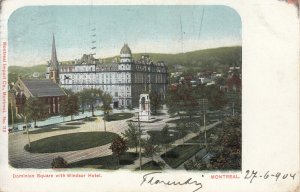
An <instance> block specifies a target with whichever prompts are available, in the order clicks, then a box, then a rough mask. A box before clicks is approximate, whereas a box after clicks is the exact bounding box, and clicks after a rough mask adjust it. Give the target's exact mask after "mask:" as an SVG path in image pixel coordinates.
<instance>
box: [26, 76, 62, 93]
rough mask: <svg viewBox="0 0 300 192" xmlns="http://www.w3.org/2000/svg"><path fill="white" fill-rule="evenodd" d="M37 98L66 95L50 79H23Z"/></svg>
mask: <svg viewBox="0 0 300 192" xmlns="http://www.w3.org/2000/svg"><path fill="white" fill-rule="evenodd" d="M21 81H22V82H23V84H24V85H25V87H26V88H27V89H28V91H29V92H30V93H31V94H32V95H33V96H35V97H48V96H49V97H51V96H65V95H66V93H65V92H64V91H63V90H62V89H61V88H60V87H59V86H58V85H57V84H56V83H54V82H53V81H52V80H50V79H21Z"/></svg>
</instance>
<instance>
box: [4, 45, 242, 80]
mask: <svg viewBox="0 0 300 192" xmlns="http://www.w3.org/2000/svg"><path fill="white" fill-rule="evenodd" d="M143 54H144V53H136V54H133V59H134V60H137V59H139V58H140V57H141V55H143ZM147 55H149V56H150V57H151V58H152V60H154V61H164V62H165V63H166V65H167V66H168V70H169V72H174V71H193V72H195V71H200V70H211V71H217V72H224V71H226V70H228V68H229V67H230V66H233V65H235V66H241V65H242V47H241V46H235V47H220V48H214V49H204V50H197V51H191V52H186V53H177V54H163V53H147ZM116 57H118V56H116ZM116 57H109V58H104V60H105V62H107V63H109V62H111V60H112V59H113V58H116ZM62 62H63V63H70V61H62ZM8 72H9V80H11V81H14V80H15V79H16V78H17V76H18V75H21V76H23V77H31V76H32V75H33V73H35V72H36V73H40V77H44V73H45V72H46V63H45V64H41V65H36V66H31V67H21V66H9V67H8Z"/></svg>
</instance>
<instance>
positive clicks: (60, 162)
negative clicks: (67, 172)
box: [51, 156, 68, 168]
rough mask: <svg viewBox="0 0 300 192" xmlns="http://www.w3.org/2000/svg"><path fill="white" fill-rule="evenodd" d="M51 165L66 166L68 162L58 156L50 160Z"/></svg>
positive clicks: (53, 166) (55, 166)
mask: <svg viewBox="0 0 300 192" xmlns="http://www.w3.org/2000/svg"><path fill="white" fill-rule="evenodd" d="M51 166H52V168H68V162H67V161H66V160H65V159H64V158H62V157H60V156H58V157H56V158H54V159H53V160H52V163H51Z"/></svg>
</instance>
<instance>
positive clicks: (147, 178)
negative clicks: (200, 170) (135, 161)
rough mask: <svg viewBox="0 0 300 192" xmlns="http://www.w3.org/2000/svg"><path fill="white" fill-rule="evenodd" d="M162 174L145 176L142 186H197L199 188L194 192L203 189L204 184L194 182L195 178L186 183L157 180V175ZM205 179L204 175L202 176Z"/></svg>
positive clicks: (152, 173) (153, 173) (187, 180)
mask: <svg viewBox="0 0 300 192" xmlns="http://www.w3.org/2000/svg"><path fill="white" fill-rule="evenodd" d="M159 173H162V172H151V173H147V174H145V175H143V181H142V182H141V184H140V185H141V186H142V185H143V184H149V185H158V184H162V185H174V186H176V185H195V186H197V188H196V189H195V190H193V192H195V191H198V190H199V189H201V188H202V187H203V185H202V183H200V182H198V181H196V180H194V179H193V178H188V179H186V180H184V181H166V180H161V179H156V178H155V174H159ZM202 177H203V175H202Z"/></svg>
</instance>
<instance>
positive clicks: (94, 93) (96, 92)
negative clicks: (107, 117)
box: [78, 89, 103, 116]
mask: <svg viewBox="0 0 300 192" xmlns="http://www.w3.org/2000/svg"><path fill="white" fill-rule="evenodd" d="M102 94H103V91H102V90H100V89H83V90H82V91H80V92H79V93H78V98H79V101H80V103H81V107H82V109H83V112H84V108H85V106H86V105H89V106H90V109H91V111H92V116H95V114H94V107H95V104H96V101H97V100H100V98H101V96H102Z"/></svg>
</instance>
